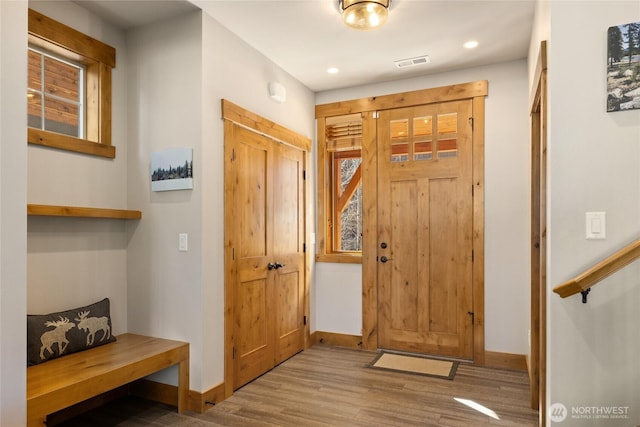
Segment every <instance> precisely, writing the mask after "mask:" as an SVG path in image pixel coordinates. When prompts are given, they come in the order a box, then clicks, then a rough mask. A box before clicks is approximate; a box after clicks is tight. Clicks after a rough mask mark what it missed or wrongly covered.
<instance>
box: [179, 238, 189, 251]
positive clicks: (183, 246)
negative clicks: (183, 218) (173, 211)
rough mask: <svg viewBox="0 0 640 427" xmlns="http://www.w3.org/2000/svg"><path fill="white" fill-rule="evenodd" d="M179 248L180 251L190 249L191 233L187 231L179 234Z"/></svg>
mask: <svg viewBox="0 0 640 427" xmlns="http://www.w3.org/2000/svg"><path fill="white" fill-rule="evenodd" d="M178 250H179V251H180V252H187V251H188V250H189V235H188V234H187V233H180V234H178Z"/></svg>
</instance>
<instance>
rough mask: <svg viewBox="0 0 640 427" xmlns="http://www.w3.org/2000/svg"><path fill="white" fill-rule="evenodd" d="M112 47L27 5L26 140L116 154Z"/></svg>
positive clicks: (84, 151)
mask: <svg viewBox="0 0 640 427" xmlns="http://www.w3.org/2000/svg"><path fill="white" fill-rule="evenodd" d="M115 65H116V51H115V49H114V48H113V47H111V46H108V45H106V44H104V43H102V42H101V41H99V40H96V39H94V38H91V37H89V36H88V35H86V34H83V33H81V32H79V31H77V30H75V29H73V28H71V27H68V26H66V25H64V24H61V23H60V22H57V21H55V20H53V19H51V18H48V17H46V16H44V15H42V14H41V13H39V12H36V11H34V10H32V9H29V68H28V92H27V98H28V111H27V118H28V126H29V127H28V130H27V140H28V142H29V143H30V144H37V145H44V146H47V147H52V148H59V149H63V150H69V151H76V152H80V153H85V154H92V155H96V156H102V157H108V158H114V157H115V147H113V146H112V145H111V70H112V68H114V67H115Z"/></svg>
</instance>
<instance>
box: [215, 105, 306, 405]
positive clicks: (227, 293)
mask: <svg viewBox="0 0 640 427" xmlns="http://www.w3.org/2000/svg"><path fill="white" fill-rule="evenodd" d="M221 102H222V119H223V120H224V122H225V123H224V129H225V132H224V159H225V161H224V167H225V169H226V168H227V167H228V163H229V162H230V159H231V158H232V153H231V143H230V141H229V140H228V138H229V137H230V136H231V134H232V132H229V129H230V127H233V125H234V124H235V125H239V126H241V127H244V128H246V129H248V130H250V131H252V132H256V133H258V134H260V135H264V136H266V137H268V138H270V139H273V140H275V141H277V142H280V143H282V144H287V145H290V146H293V147H295V148H298V149H300V150H302V151H304V165H303V167H304V170H305V171H306V170H308V168H309V165H308V163H309V153H310V151H311V139H310V138H307V137H305V136H303V135H300V134H298V133H296V132H294V131H292V130H289V129H287V128H285V127H283V126H281V125H279V124H277V123H275V122H272V121H270V120H268V119H266V118H264V117H261V116H259V115H257V114H255V113H252V112H251V111H249V110H245V109H244V108H242V107H240V106H238V105H236V104H234V103H232V102H230V101H228V100H226V99H222V101H221ZM229 181H230V180H229V179H228V178H227V174H225V180H224V200H225V208H224V213H225V214H224V215H225V216H224V224H225V236H224V258H225V260H224V398H225V399H226V398H228V397H230V396H231V395H232V394H233V373H234V357H233V356H234V355H233V348H234V344H235V342H234V333H233V331H234V326H233V322H234V319H233V315H234V309H233V308H234V301H233V289H232V286H233V284H234V280H233V274H234V272H235V269H234V265H233V262H232V254H231V251H232V247H231V242H230V236H229V235H228V234H227V232H226V230H229V229H230V227H229V225H230V224H232V223H233V221H235V218H234V217H233V215H232V212H231V209H229V207H230V206H231V200H232V198H233V194H232V191H233V183H232V182H229ZM308 182H309V181H305V183H304V197H303V201H302V203H303V209H304V213H303V216H304V222H305V225H304V241H305V242H308V241H309V230H310V229H313V227H310V224H313V218H312V217H311V212H310V211H309V209H307V198H308V197H309V194H310V193H309V184H308ZM310 269H311V266H310V263H309V256H308V255H307V253H306V252H305V257H304V316H305V318H306V319H309V280H310ZM304 328H305V330H304V348H305V349H306V348H308V347H309V345H310V336H309V322H305V326H304Z"/></svg>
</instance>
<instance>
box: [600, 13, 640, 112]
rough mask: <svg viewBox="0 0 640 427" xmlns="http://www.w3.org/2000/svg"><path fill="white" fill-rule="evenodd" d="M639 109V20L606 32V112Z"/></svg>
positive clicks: (611, 28) (610, 28)
mask: <svg viewBox="0 0 640 427" xmlns="http://www.w3.org/2000/svg"><path fill="white" fill-rule="evenodd" d="M635 109H640V22H631V23H629V24H623V25H616V26H613V27H609V29H608V31H607V111H622V110H635Z"/></svg>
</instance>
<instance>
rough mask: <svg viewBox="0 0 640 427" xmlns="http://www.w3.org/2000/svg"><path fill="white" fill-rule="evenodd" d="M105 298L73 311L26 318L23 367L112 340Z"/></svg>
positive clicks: (32, 315) (107, 302) (108, 311)
mask: <svg viewBox="0 0 640 427" xmlns="http://www.w3.org/2000/svg"><path fill="white" fill-rule="evenodd" d="M115 340H116V338H115V337H114V336H113V335H111V314H110V310H109V298H105V299H103V300H102V301H98V302H96V303H93V304H90V305H87V306H85V307H78V308H75V309H73V310H66V311H60V312H57V313H49V314H39V315H34V314H29V315H27V365H28V366H31V365H37V364H38V363H42V362H45V361H47V360H50V359H55V358H57V357H60V356H64V355H67V354H71V353H75V352H77V351H82V350H86V349H88V348H91V347H97V346H99V345H103V344H107V343H110V342H112V341H115Z"/></svg>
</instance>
